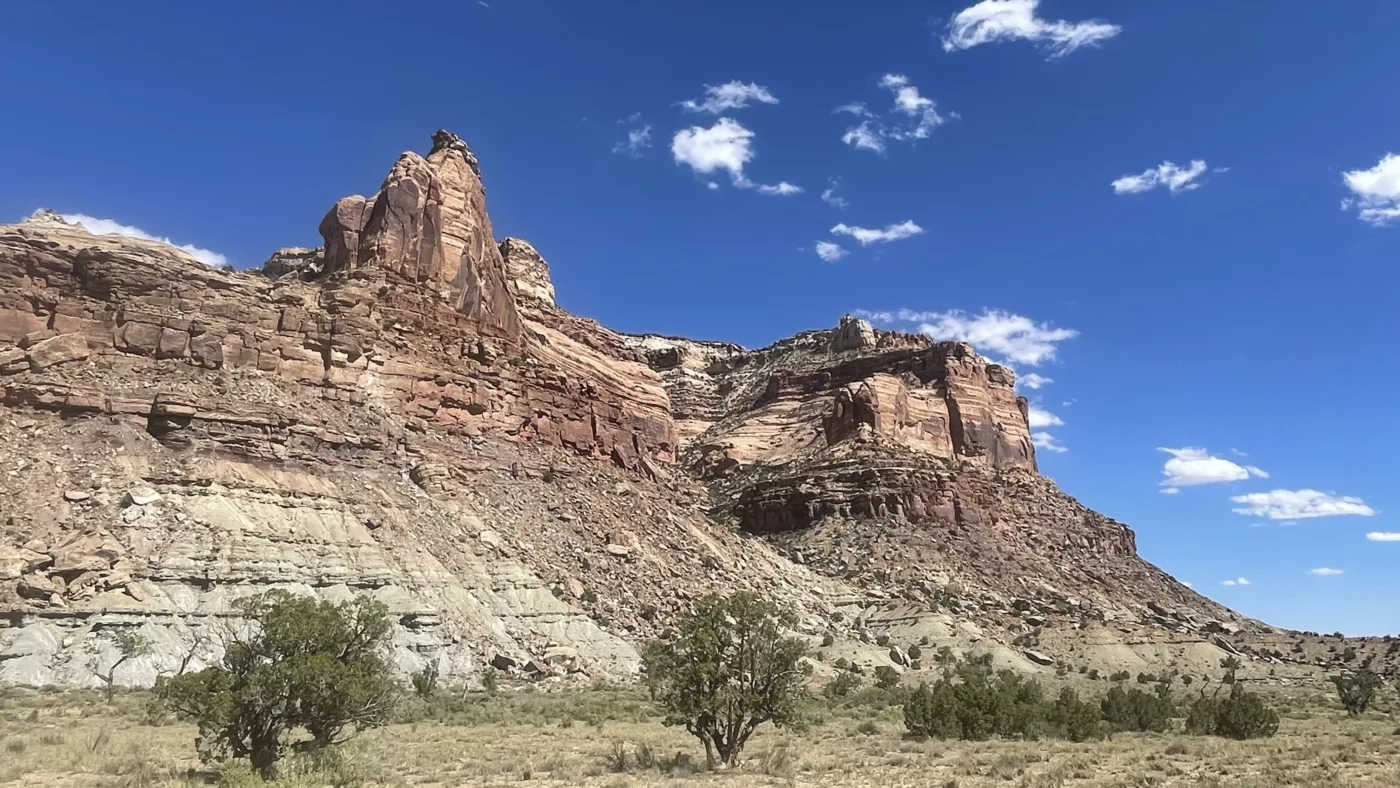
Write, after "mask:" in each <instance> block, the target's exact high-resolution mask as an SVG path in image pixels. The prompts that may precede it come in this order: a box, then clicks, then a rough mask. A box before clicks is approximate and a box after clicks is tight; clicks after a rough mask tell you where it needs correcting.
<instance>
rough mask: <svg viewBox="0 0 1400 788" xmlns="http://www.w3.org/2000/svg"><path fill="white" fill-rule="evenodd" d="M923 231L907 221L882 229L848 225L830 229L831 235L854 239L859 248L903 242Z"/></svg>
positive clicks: (888, 225)
mask: <svg viewBox="0 0 1400 788" xmlns="http://www.w3.org/2000/svg"><path fill="white" fill-rule="evenodd" d="M923 231H924V228H922V227H920V226H919V225H917V224H914V223H913V222H912V221H907V220H906V221H903V222H900V223H899V224H887V225H885V227H884V229H870V228H868V227H852V226H851V225H848V224H838V225H836V226H835V227H833V228H831V234H832V235H849V236H850V237H852V238H854V239H856V241H858V242H859V243H860V245H861V246H869V245H870V244H887V243H890V242H891V241H903V240H904V239H906V238H913V237H914V236H916V235H918V234H920V233H922V232H923Z"/></svg>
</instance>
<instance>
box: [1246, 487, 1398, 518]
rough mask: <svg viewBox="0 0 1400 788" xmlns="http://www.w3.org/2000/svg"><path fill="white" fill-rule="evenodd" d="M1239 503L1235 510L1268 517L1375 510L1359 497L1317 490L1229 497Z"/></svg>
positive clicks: (1360, 514)
mask: <svg viewBox="0 0 1400 788" xmlns="http://www.w3.org/2000/svg"><path fill="white" fill-rule="evenodd" d="M1230 500H1231V501H1233V502H1234V503H1237V504H1240V505H1239V506H1238V507H1237V508H1236V509H1235V510H1234V511H1235V513H1236V514H1246V515H1250V516H1253V517H1267V518H1269V519H1270V520H1303V519H1307V518H1311V517H1342V516H1346V515H1354V516H1358V517H1371V516H1373V515H1375V513H1376V511H1375V510H1374V509H1372V508H1371V507H1369V506H1367V505H1366V502H1365V501H1363V500H1361V499H1360V498H1356V497H1353V496H1349V495H1333V494H1332V493H1325V492H1320V491H1318V490H1273V491H1271V492H1260V493H1249V494H1247V495H1236V496H1234V497H1232V498H1230Z"/></svg>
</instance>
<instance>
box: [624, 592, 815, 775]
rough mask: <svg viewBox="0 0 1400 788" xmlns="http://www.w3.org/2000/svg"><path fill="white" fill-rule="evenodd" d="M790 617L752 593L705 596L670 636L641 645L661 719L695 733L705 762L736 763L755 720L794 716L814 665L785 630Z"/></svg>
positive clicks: (782, 721) (778, 721)
mask: <svg viewBox="0 0 1400 788" xmlns="http://www.w3.org/2000/svg"><path fill="white" fill-rule="evenodd" d="M796 623H797V621H796V617H795V616H793V615H792V614H791V613H790V612H788V611H786V610H782V609H780V608H778V607H777V606H776V605H775V604H774V603H773V602H771V601H769V600H767V599H765V598H764V597H761V596H759V595H758V594H754V593H750V592H740V593H736V594H734V595H733V596H729V597H720V596H708V597H705V598H703V599H700V600H698V601H697V602H696V603H695V611H694V613H692V614H691V615H690V616H689V617H687V618H685V619H683V620H682V621H680V622H679V623H677V625H676V627H675V631H674V632H673V634H672V635H671V636H670V637H669V638H666V639H663V640H655V641H652V642H651V643H649V644H647V647H646V649H645V651H644V653H643V667H644V669H645V671H646V678H647V682H648V683H649V684H650V685H651V687H652V690H653V692H654V696H655V697H656V699H657V702H658V703H659V704H660V706H661V709H662V710H663V712H664V713H665V715H666V716H665V720H664V722H665V724H667V725H681V726H684V727H685V729H686V731H687V732H689V733H690V734H691V735H692V736H694V737H696V738H697V739H699V740H700V741H701V743H702V744H704V745H705V758H706V760H707V761H708V762H709V765H710V767H711V768H716V767H718V766H720V765H721V764H722V765H724V766H733V765H735V764H737V763H738V761H739V754H740V753H741V752H742V751H743V749H744V745H745V744H746V743H748V740H749V737H750V736H751V735H753V732H754V729H755V728H757V727H758V726H759V725H762V724H763V723H765V722H771V723H773V724H774V725H777V726H778V727H785V726H788V725H791V724H793V723H795V722H797V721H798V719H799V717H798V708H797V705H798V700H799V699H800V698H801V696H802V694H803V685H804V683H805V681H806V678H807V676H808V675H810V674H811V672H812V670H811V666H810V665H809V664H807V663H806V662H805V661H804V660H803V657H805V656H806V655H807V647H806V644H805V643H804V642H803V641H802V640H800V639H798V638H795V637H786V636H784V635H783V631H784V630H785V629H791V628H793V627H795V626H796Z"/></svg>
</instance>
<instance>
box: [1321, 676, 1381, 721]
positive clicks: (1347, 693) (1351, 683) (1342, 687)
mask: <svg viewBox="0 0 1400 788" xmlns="http://www.w3.org/2000/svg"><path fill="white" fill-rule="evenodd" d="M1332 683H1333V684H1334V685H1336V687H1337V697H1338V698H1339V699H1340V700H1341V701H1342V706H1344V707H1346V710H1347V714H1349V715H1351V716H1353V717H1359V716H1361V715H1362V714H1365V713H1366V708H1367V707H1368V706H1370V705H1371V701H1372V700H1375V697H1376V690H1378V689H1380V688H1381V677H1380V676H1377V675H1376V674H1375V673H1372V672H1371V671H1369V670H1362V671H1359V672H1357V673H1353V674H1351V675H1345V676H1333V677H1332Z"/></svg>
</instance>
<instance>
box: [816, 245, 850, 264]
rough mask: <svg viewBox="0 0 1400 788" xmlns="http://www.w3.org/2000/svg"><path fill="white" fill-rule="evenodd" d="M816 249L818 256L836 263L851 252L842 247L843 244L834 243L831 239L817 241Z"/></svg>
mask: <svg viewBox="0 0 1400 788" xmlns="http://www.w3.org/2000/svg"><path fill="white" fill-rule="evenodd" d="M816 249H817V257H820V258H821V259H823V260H825V261H826V262H828V263H834V262H836V261H837V260H840V259H841V258H843V257H845V256H846V255H848V254H850V252H847V251H846V250H845V249H844V248H842V246H841V244H834V243H832V242H831V241H817V247H816Z"/></svg>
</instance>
